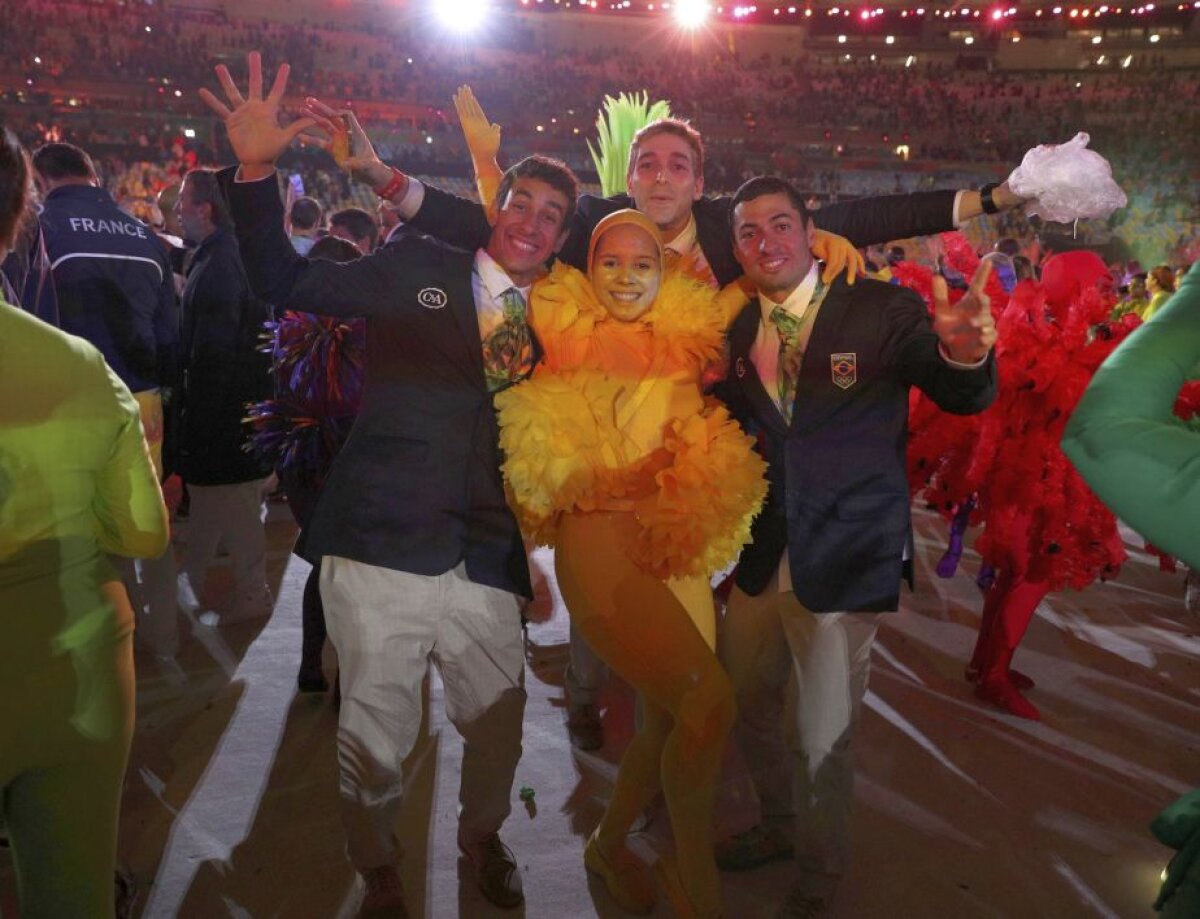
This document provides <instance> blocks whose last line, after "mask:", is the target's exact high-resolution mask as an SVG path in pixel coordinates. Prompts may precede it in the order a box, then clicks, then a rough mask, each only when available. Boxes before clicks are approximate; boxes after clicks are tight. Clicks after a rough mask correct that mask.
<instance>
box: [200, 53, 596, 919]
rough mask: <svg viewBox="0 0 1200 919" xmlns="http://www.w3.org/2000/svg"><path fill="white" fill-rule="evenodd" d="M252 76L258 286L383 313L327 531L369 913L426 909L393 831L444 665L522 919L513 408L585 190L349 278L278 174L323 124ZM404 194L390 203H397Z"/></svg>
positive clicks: (252, 269)
mask: <svg viewBox="0 0 1200 919" xmlns="http://www.w3.org/2000/svg"><path fill="white" fill-rule="evenodd" d="M249 65H250V83H249V93H248V95H247V97H245V98H243V96H242V95H241V93H240V92H239V91H238V89H237V87H236V86H234V84H233V80H232V79H231V78H230V76H229V72H228V70H226V69H225V67H223V66H219V67H217V69H216V72H217V78H218V79H219V80H220V82H221V85H222V87H223V88H224V90H225V94H226V96H227V98H228V101H229V105H228V106H226V105H225V104H223V103H222V102H220V101H219V100H217V99H216V97H215V96H213V94H212V93H210V92H208V91H207V90H201V94H202V96H203V98H204V100H205V102H207V103H208V104H209V106H210V107H212V109H213V110H214V111H216V112H217V114H218V115H220V116H221V117H222V118H223V119H224V121H225V125H226V128H227V130H228V132H229V140H230V143H231V145H232V146H233V149H234V152H235V153H236V154H237V157H238V160H239V161H240V163H241V166H240V167H239V169H238V170H237V172H238V173H239V174H238V175H237V176H236V178H235V176H234V170H232V169H231V170H226V171H225V172H224V173H223V174H222V175H223V179H224V181H225V184H226V188H227V191H228V193H229V200H230V205H231V212H232V214H233V218H234V221H235V223H236V225H237V236H238V243H239V245H240V247H241V250H242V257H243V260H244V262H245V265H246V270H247V273H248V275H249V277H250V281H251V284H252V285H253V286H254V288H255V291H256V292H257V293H258V294H259V296H261V297H262V298H263V299H264V300H267V301H268V302H270V303H273V304H275V305H276V307H277V308H278V309H298V310H308V311H313V312H318V313H326V314H329V315H337V316H367V317H369V319H370V322H368V323H367V360H366V366H367V370H366V379H365V383H364V391H363V404H362V412H361V414H360V415H359V417H358V419H357V421H356V422H355V424H354V428H353V430H352V431H351V433H350V437H349V440H348V441H347V443H346V445H345V447H344V448H343V449H342V452H341V453H340V454H339V455H338V457H337V459H336V461H335V462H334V464H333V468H332V469H331V471H330V473H329V478H328V480H327V481H326V483H325V486H324V489H323V490H322V493H321V497H320V499H319V501H318V503H317V506H316V509H315V511H314V512H313V516H312V520H311V523H310V526H309V534H308V549H309V551H310V552H313V553H315V554H316V555H318V556H320V557H321V598H322V600H323V601H324V604H325V613H326V616H327V619H328V625H329V637H330V638H331V639H332V641H333V643H334V646H335V647H336V648H337V652H338V662H339V664H340V666H341V668H342V670H341V680H342V707H341V712H340V715H339V720H338V764H339V772H340V795H341V803H342V818H343V824H344V826H345V829H346V835H347V843H348V850H349V855H350V859H351V861H352V862H353V863H354V866H355V868H357V869H358V871H359V872H360V873H361V874H362V875H363V877H364V879H365V881H366V887H367V894H366V898H365V900H364V902H363V911H364V913H371V914H373V915H391V916H396V915H401V916H402V915H405V912H404V903H403V891H402V889H401V886H400V879H399V875H398V873H397V870H396V860H397V857H398V851H397V845H396V840H395V837H394V835H393V833H394V828H395V823H396V818H397V816H398V811H399V806H400V801H401V794H402V783H401V763H402V762H403V760H404V758H405V756H406V755H407V754H408V753H409V751H410V750H411V749H412V746H413V743H414V742H415V740H416V734H417V730H418V727H419V725H420V721H421V682H422V680H423V678H424V676H425V672H426V669H427V667H428V662H429V661H430V660H432V661H433V662H434V663H435V664H437V665H438V667H439V669H440V670H441V673H442V678H443V680H444V682H445V687H446V709H447V715H448V717H449V719H450V720H451V721H452V722H453V723H454V725H455V727H456V728H457V729H458V731H459V733H460V734H462V736H463V740H464V749H463V764H462V779H461V786H460V792H459V801H460V804H461V813H460V817H459V828H458V844H459V847H460V848H461V849H462V850H463V852H464V853H465V854H466V855H467V857H468V858H469V860H470V862H471V864H472V866H473V867H474V870H475V873H476V879H477V882H478V885H479V888H480V890H481V892H482V893H483V895H484V896H485V897H487V899H489V900H490V901H492V902H493V903H495V904H497V905H498V906H504V907H514V906H518V905H520V904H521V903H522V902H523V901H524V895H523V892H522V887H521V876H520V873H519V872H518V871H517V866H516V861H515V859H514V857H513V855H512V853H511V852H510V851H509V850H508V848H507V847H506V846H505V845H504V844H503V843H502V842H501V841H500V837H499V829H500V826H501V825H502V824H503V822H504V820H505V818H506V817H507V816H508V813H509V810H510V804H509V802H510V799H511V791H512V781H513V774H514V772H515V770H516V765H517V761H518V759H519V758H520V755H521V719H522V716H523V714H524V709H525V689H524V673H523V666H524V647H523V642H522V637H521V617H520V608H519V600H518V597H519V596H525V597H529V596H531V591H530V587H529V569H528V566H527V563H526V559H525V549H524V545H523V544H522V542H521V534H520V531H519V530H518V528H517V523H516V520H515V519H514V518H513V515H512V512H511V511H510V510H509V508H508V505H507V503H506V501H505V496H504V488H503V482H502V480H501V475H500V465H499V443H498V429H497V424H496V412H495V408H494V406H493V400H492V395H493V393H495V392H497V391H499V390H501V389H503V388H505V387H506V386H509V385H512V384H513V383H515V382H518V381H519V380H521V379H523V378H524V377H525V376H527V375H528V374H529V373H530V371H531V370H532V369H533V365H534V363H535V362H536V361H537V359H538V356H539V355H538V352H537V344H536V342H535V341H534V340H532V338H531V336H530V334H529V330H528V326H527V325H526V323H525V303H526V302H527V298H528V293H529V288H530V286H531V284H532V283H533V280H534V278H535V277H536V276H537V275H538V274H539V273H540V272H541V271H542V270H543V266H544V265H545V263H546V262H547V261H548V260H549V259H550V257H551V256H552V255H553V254H554V252H555V251H557V249H558V248H559V247H560V246H561V245H562V243H563V240H564V238H565V232H564V228H565V227H566V226H567V225H568V224H569V223H570V220H571V215H572V213H573V211H574V207H575V199H576V196H577V194H578V187H577V183H576V181H575V177H574V176H573V175H572V174H571V171H570V170H569V169H567V167H566V166H564V165H563V164H561V163H559V162H557V161H556V160H549V159H546V158H544V157H529V158H528V159H525V160H522V161H521V162H520V163H518V164H517V165H515V166H513V167H512V168H511V169H510V170H509V171H508V172H507V173H506V174H505V177H504V180H503V181H502V183H501V185H500V190H499V194H498V195H497V207H496V213H495V218H494V221H493V225H492V230H491V233H490V235H489V238H488V240H487V243H486V245H485V246H483V247H481V248H479V249H478V250H477V251H474V252H463V251H461V250H456V249H450V248H448V247H445V246H443V245H442V244H440V243H437V242H435V241H433V240H430V239H428V238H426V237H423V236H417V235H415V234H414V235H412V236H409V237H405V238H404V239H402V240H400V241H397V242H394V243H392V244H391V245H388V246H385V247H384V248H382V249H380V250H378V251H377V252H375V253H374V254H372V255H368V256H364V257H363V258H360V259H358V260H356V261H353V262H349V263H346V264H336V263H333V262H325V261H314V262H309V261H308V260H307V259H305V258H302V257H301V256H299V255H297V254H296V252H295V250H294V248H293V247H292V245H291V243H290V242H289V241H288V238H287V236H286V235H285V233H284V229H283V205H282V202H281V201H280V198H279V192H278V188H277V186H276V183H275V168H274V163H275V160H276V158H277V157H278V156H279V155H280V154H281V153H283V151H284V150H286V149H287V147H288V145H289V144H290V143H291V141H292V140H293V139H294V138H295V137H296V136H297V135H298V134H299V133H300V132H301V131H303V130H304V129H305V128H306V127H308V126H310V125H311V124H312V123H313V122H312V119H308V118H302V119H299V120H297V121H295V122H293V123H292V124H291V125H289V126H288V127H286V128H280V127H279V126H278V124H277V122H276V118H277V115H278V109H279V101H280V99H281V98H282V97H283V93H284V89H285V87H286V85H287V75H288V68H287V65H286V64H284V65H283V66H282V67H280V69H279V73H278V75H277V76H276V78H275V83H274V85H273V86H272V88H271V91H270V93H269V95H268V96H267V97H266V98H265V99H264V98H263V95H262V88H263V87H262V64H261V61H260V59H259V56H258V54H257V53H254V54H251V55H250V58H249ZM385 168H386V167H385ZM398 184H399V180H398V179H394V177H389V178H387V179H385V180H384V184H383V185H382V186H380V185H379V184H378V183H376V187H379V189H380V190H379V194H380V197H383V198H389V197H391V196H392V195H393V194H394V193H395V191H396V187H397V186H398Z"/></svg>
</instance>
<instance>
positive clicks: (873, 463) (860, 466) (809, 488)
mask: <svg viewBox="0 0 1200 919" xmlns="http://www.w3.org/2000/svg"><path fill="white" fill-rule="evenodd" d="M761 323H762V312H761V309H760V307H759V303H758V300H753V301H751V303H750V304H749V305H748V306H747V307H746V308H745V309H744V310H743V311H742V313H741V314H739V316H738V318H737V319H735V320H734V323H733V325H732V326H731V327H730V330H729V351H730V364H729V376H728V377H727V379H726V380H725V382H724V383H723V384H722V387H721V390H722V391H721V393H720V395H721V396H722V398H723V399H724V400H725V401H726V403H727V404H728V405H729V408H730V411H731V412H732V413H733V414H734V416H735V417H736V418H737V419H738V421H739V422H741V424H742V426H743V427H744V428H745V429H746V430H747V432H749V433H750V434H752V435H754V436H755V437H756V439H757V442H758V449H759V452H760V453H761V454H762V455H763V457H764V458H765V459H766V461H767V465H768V473H767V478H768V481H769V483H770V489H769V491H768V494H767V500H766V503H765V504H764V505H763V509H762V511H761V513H760V514H759V515H758V517H757V518H755V521H754V525H753V527H752V530H751V539H752V541H751V543H750V545H748V546H746V548H745V549H744V550H743V551H742V556H741V559H740V560H739V561H738V567H737V575H736V578H737V585H738V587H740V588H741V589H742V590H743V591H745V592H746V593H748V594H750V595H751V596H753V595H756V594H759V593H761V592H762V591H763V589H764V588H765V587H766V586H767V584H768V583H769V582H770V579H771V576H772V575H773V574H774V573H775V570H776V568H777V567H778V566H779V560H780V558H781V557H782V555H783V552H784V549H785V548H786V549H787V552H788V562H789V567H790V571H791V576H792V587H793V590H794V592H795V594H796V597H797V599H799V600H800V602H801V603H803V604H804V605H805V606H806V607H807V608H808V609H810V610H812V611H813V612H817V613H820V612H837V611H852V612H879V611H885V610H894V609H896V607H897V605H898V604H899V600H900V581H901V578H902V576H903V573H904V560H903V559H904V548H905V543H906V542H907V541H908V540H909V539H910V538H911V533H910V530H911V521H910V517H909V503H910V501H909V494H908V479H907V475H906V468H905V445H906V441H907V438H908V391H909V387H911V386H916V387H918V388H919V389H920V390H921V391H922V392H924V393H925V394H926V395H928V396H929V397H930V398H931V399H933V401H934V402H936V403H937V405H938V406H939V407H940V408H941V409H943V410H944V411H947V412H953V413H955V414H961V415H969V414H973V413H975V412H981V411H983V410H984V409H985V408H987V407H988V406H989V405H990V404H991V403H992V401H993V400H994V399H995V397H996V365H995V360H994V358H992V357H990V356H989V357H988V360H987V363H986V364H984V365H983V366H982V367H980V368H978V369H973V370H961V369H955V368H953V367H950V366H949V365H948V364H947V363H946V361H944V360H943V359H942V357H941V356H940V354H939V352H938V339H937V335H935V334H934V331H933V328H932V327H931V325H930V321H929V311H928V309H927V308H926V306H925V304H924V303H923V302H922V301H921V298H920V297H918V296H917V295H916V294H915V293H913V292H912V291H911V290H908V289H907V288H904V287H895V286H893V285H891V284H885V283H883V282H881V281H873V280H870V279H863V280H860V281H859V282H858V283H857V284H855V285H854V286H853V287H849V286H847V284H846V282H845V280H844V279H843V278H838V279H837V280H836V281H835V282H834V283H833V286H832V287H831V288H830V290H829V294H828V296H826V298H825V301H824V303H823V304H822V305H821V311H820V312H819V313H817V318H816V321H815V323H814V324H813V330H812V336H811V337H810V339H809V342H808V346H807V348H806V350H805V352H804V362H803V364H802V366H801V370H800V378H799V380H798V381H797V385H796V397H795V403H794V405H795V407H794V410H793V414H792V421H791V424H790V425H789V424H787V423H785V421H784V419H783V416H782V415H781V414H780V412H779V410H778V409H777V408H776V407H775V403H774V402H773V401H772V399H771V397H770V396H769V395H768V394H767V391H766V389H765V388H764V387H763V385H762V382H761V381H760V379H759V376H758V371H757V369H756V368H755V367H754V364H753V362H752V361H751V357H750V355H751V349H752V348H753V346H754V340H755V337H756V336H757V334H758V329H759V325H760V324H761Z"/></svg>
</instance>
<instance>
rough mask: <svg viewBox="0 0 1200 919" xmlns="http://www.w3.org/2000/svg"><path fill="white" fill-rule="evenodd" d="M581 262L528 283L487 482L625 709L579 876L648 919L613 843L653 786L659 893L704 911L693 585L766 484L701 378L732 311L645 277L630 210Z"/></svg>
mask: <svg viewBox="0 0 1200 919" xmlns="http://www.w3.org/2000/svg"><path fill="white" fill-rule="evenodd" d="M588 266H589V276H590V282H589V277H588V276H584V275H583V274H581V273H580V272H579V271H577V270H576V269H574V268H570V267H568V266H565V265H562V264H559V265H557V266H556V267H555V268H554V270H553V271H551V273H550V274H549V275H548V276H547V277H546V278H544V279H543V280H541V281H539V282H538V284H537V285H535V287H534V289H533V294H532V301H531V304H530V315H529V319H530V323H531V325H532V328H533V330H534V331H535V333H536V334H537V336H538V339H539V341H540V343H541V345H542V347H543V349H544V352H545V354H544V358H543V361H542V363H541V364H540V365H539V366H538V368H537V370H536V371H535V372H534V374H533V376H532V378H531V379H530V380H528V381H526V382H525V383H522V384H521V385H519V386H515V387H513V388H511V389H509V390H506V391H504V392H502V393H500V394H499V395H498V396H497V397H496V403H497V406H498V408H499V411H500V426H501V433H500V442H501V446H502V447H503V449H504V452H505V455H506V460H505V464H504V472H505V477H506V479H507V482H508V485H509V488H510V491H511V499H512V503H513V506H514V507H515V508H517V510H518V513H519V515H520V517H521V518H522V523H523V525H524V526H525V528H526V531H527V532H528V533H530V534H532V535H533V536H534V537H535V538H536V539H537V541H538V542H539V543H542V544H545V545H554V546H555V547H556V549H557V551H556V555H555V566H556V573H557V577H558V583H559V586H560V588H561V589H562V593H563V597H564V599H565V600H566V602H567V606H568V608H569V609H570V613H571V617H572V620H573V622H574V624H575V625H576V627H577V628H578V629H579V630H580V631H581V632H582V634H583V635H584V637H585V638H586V639H587V641H588V643H589V644H590V645H591V646H592V647H593V648H594V649H595V650H596V652H597V653H599V655H600V656H601V657H602V658H603V659H604V660H605V661H606V663H608V665H609V666H610V667H612V669H613V670H615V671H616V672H617V673H619V674H621V676H622V677H624V678H625V679H626V680H627V681H628V682H629V683H630V684H631V685H632V686H634V687H635V688H636V689H637V690H638V692H639V693H640V694H641V697H642V701H643V711H644V718H643V724H642V727H641V729H640V731H639V732H638V734H637V736H636V737H635V738H634V740H633V742H632V743H631V744H630V746H629V749H628V751H627V752H626V754H625V756H624V758H623V759H622V761H621V768H620V771H619V773H618V776H617V782H616V787H615V789H614V791H613V795H612V798H611V800H610V801H609V805H608V808H607V810H606V812H605V814H604V817H603V819H602V820H601V822H600V825H599V827H598V828H597V829H596V831H595V833H593V834H592V837H591V839H590V840H589V841H588V845H587V849H586V851H585V855H584V859H585V862H586V864H587V867H588V868H589V869H590V870H592V871H593V872H594V873H596V874H599V875H600V876H601V877H602V878H603V879H604V881H605V883H606V885H607V886H608V888H609V891H610V892H611V893H612V894H613V896H614V897H615V898H616V899H617V901H618V902H619V903H621V905H622V906H623V907H625V908H626V909H628V910H630V911H632V912H639V913H644V912H649V911H650V909H652V908H653V905H654V888H653V885H652V884H651V882H650V879H649V878H648V876H647V874H646V870H645V867H644V865H643V864H642V863H641V862H640V861H639V860H638V859H636V858H635V857H634V856H633V855H632V853H630V852H629V850H628V849H627V848H626V844H625V840H626V835H627V833H628V831H629V827H630V826H631V824H632V823H633V821H634V820H635V819H636V818H637V816H638V815H639V814H640V813H641V812H642V811H643V810H644V809H645V807H646V806H647V805H648V804H649V803H650V801H651V800H652V798H653V797H654V796H655V795H656V794H657V793H658V792H659V790H660V789H661V791H662V793H663V795H664V797H665V798H666V803H667V809H668V811H669V813H670V815H671V821H672V826H673V829H674V834H675V843H676V852H677V868H676V867H675V866H672V865H669V864H668V865H665V866H664V867H665V869H666V870H664V872H663V879H664V881H665V882H666V883H667V889H668V892H669V893H670V894H671V899H672V901H673V903H674V905H675V908H676V911H677V912H678V913H679V914H681V915H688V916H691V915H695V916H714V915H719V913H720V902H721V901H720V891H719V885H718V880H717V870H716V865H715V863H714V861H713V854H712V853H713V846H712V807H713V798H714V791H715V787H716V780H717V777H718V773H719V769H720V761H721V756H722V752H723V750H724V746H725V739H726V735H727V734H728V731H729V728H730V726H731V724H732V721H733V715H734V703H733V694H732V689H731V686H730V683H729V679H728V677H727V676H726V675H725V673H724V671H723V670H722V669H721V667H720V665H719V663H718V662H717V658H716V655H715V654H714V653H713V643H714V638H715V616H714V610H713V600H712V593H711V590H710V589H709V578H710V576H711V575H712V574H713V573H714V572H715V571H717V570H719V569H720V568H722V567H724V566H725V565H727V564H729V563H730V562H732V561H733V560H734V559H735V558H736V556H737V553H738V551H739V550H740V549H741V547H742V545H743V544H744V543H745V542H747V541H748V540H749V538H750V522H751V520H752V518H753V517H754V515H755V513H757V511H758V509H759V506H760V505H761V503H762V500H763V498H764V496H765V494H766V487H767V486H766V482H765V479H764V473H765V471H766V467H765V464H764V463H763V461H762V460H761V459H760V458H759V457H758V455H757V454H756V453H754V451H753V443H752V440H751V439H750V438H749V437H747V436H746V435H745V434H744V433H743V432H742V431H741V429H740V428H739V427H738V425H737V423H736V422H734V421H733V419H732V418H730V416H729V414H728V412H727V411H726V410H725V408H724V407H723V406H721V405H720V404H718V403H716V402H715V401H713V400H711V399H706V398H705V397H704V395H703V393H702V392H701V387H700V377H701V371H702V370H703V368H704V367H705V366H706V365H707V364H708V363H710V362H711V361H714V360H716V359H718V357H719V356H720V351H721V347H722V342H723V337H724V331H725V327H726V325H727V324H728V321H729V319H730V318H731V316H732V315H733V314H734V312H735V311H736V310H737V309H738V308H739V307H740V306H741V305H742V304H743V303H744V298H743V296H742V295H741V293H740V291H738V290H736V289H734V290H732V291H730V292H729V293H728V294H725V295H721V294H716V293H715V292H713V291H712V290H710V289H709V288H708V287H707V286H706V285H705V284H704V283H703V282H701V281H697V280H694V279H692V278H689V277H688V276H687V275H686V274H683V273H677V272H670V273H667V274H666V275H665V276H664V274H663V249H662V242H661V239H660V237H659V234H658V230H657V228H656V227H655V226H654V224H653V223H652V222H651V221H650V220H648V219H647V218H646V217H644V216H643V215H642V214H640V213H638V212H636V211H632V210H625V211H618V212H617V213H615V214H611V215H610V216H608V217H606V218H605V219H604V220H603V221H601V223H600V224H599V225H598V226H597V227H596V230H595V232H594V233H593V235H592V241H591V249H590V251H589V257H588Z"/></svg>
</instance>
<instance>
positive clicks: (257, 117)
mask: <svg viewBox="0 0 1200 919" xmlns="http://www.w3.org/2000/svg"><path fill="white" fill-rule="evenodd" d="M246 60H247V63H248V65H249V69H250V80H249V84H248V86H247V93H246V95H245V96H243V95H242V94H241V91H240V90H238V88H237V86H236V85H235V84H234V82H233V77H231V76H230V75H229V68H228V67H226V66H225V65H224V64H218V65H217V66H216V74H217V81H218V82H219V83H220V84H221V88H222V89H223V90H225V98H226V99H227V100H228V102H229V105H226V104H225V103H223V102H222V101H221V100H220V99H218V98H217V97H216V96H215V95H214V94H213V93H212V92H210V91H209V90H208V89H201V90H200V98H201V99H203V100H204V102H205V103H206V104H207V105H208V107H209V108H211V109H212V110H213V111H214V112H216V113H217V115H219V116H220V117H221V119H222V120H223V121H224V122H225V130H226V131H227V132H228V133H229V143H230V146H232V147H233V152H234V154H236V156H237V158H238V162H240V163H241V164H242V167H243V172H244V173H247V174H246V175H245V177H246V178H261V177H262V176H263V175H266V174H267V173H268V172H270V171H272V170H274V168H275V161H276V160H277V159H279V156H280V155H281V154H282V153H283V151H284V150H286V149H287V148H288V146H289V145H290V144H291V142H292V141H293V140H295V138H296V135H298V134H299V133H300V132H301V131H303V130H305V129H306V128H309V127H311V126H312V125H313V120H312V119H311V118H298V119H296V120H295V121H293V122H292V123H291V124H289V125H288V126H287V127H286V128H281V127H280V126H279V103H280V101H281V100H282V99H283V94H284V92H285V91H286V90H287V81H288V73H289V72H290V68H289V67H288V65H287V64H280V65H279V70H278V71H277V72H276V73H275V82H274V83H273V84H272V85H271V91H270V92H269V93H268V94H267V96H266V98H265V99H264V98H263V75H262V57H261V55H259V53H258V52H257V51H251V52H250V54H249V55H247V58H246ZM249 173H253V174H249Z"/></svg>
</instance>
